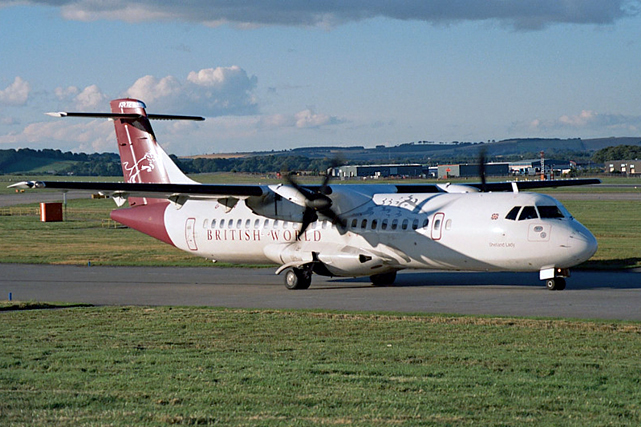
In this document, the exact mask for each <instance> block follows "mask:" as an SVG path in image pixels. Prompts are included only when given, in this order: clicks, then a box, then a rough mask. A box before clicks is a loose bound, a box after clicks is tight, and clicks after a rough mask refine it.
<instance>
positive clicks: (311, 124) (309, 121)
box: [294, 109, 341, 129]
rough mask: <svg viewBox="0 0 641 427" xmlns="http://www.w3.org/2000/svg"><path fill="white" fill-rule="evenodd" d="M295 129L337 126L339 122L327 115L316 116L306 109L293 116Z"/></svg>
mask: <svg viewBox="0 0 641 427" xmlns="http://www.w3.org/2000/svg"><path fill="white" fill-rule="evenodd" d="M294 118H295V119H296V127H297V128H299V129H306V128H319V127H321V126H326V125H333V124H339V123H341V121H340V120H339V119H338V118H336V117H333V116H328V115H327V114H316V113H315V112H314V111H313V110H311V109H307V110H303V111H300V112H298V113H296V114H295V115H294Z"/></svg>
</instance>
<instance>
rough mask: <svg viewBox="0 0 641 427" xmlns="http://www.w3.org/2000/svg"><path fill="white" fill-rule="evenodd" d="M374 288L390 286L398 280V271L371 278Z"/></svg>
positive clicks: (375, 275)
mask: <svg viewBox="0 0 641 427" xmlns="http://www.w3.org/2000/svg"><path fill="white" fill-rule="evenodd" d="M369 279H370V280H371V281H372V285H374V286H389V285H391V284H393V283H394V281H395V280H396V271H391V272H389V273H382V274H374V275H373V276H369Z"/></svg>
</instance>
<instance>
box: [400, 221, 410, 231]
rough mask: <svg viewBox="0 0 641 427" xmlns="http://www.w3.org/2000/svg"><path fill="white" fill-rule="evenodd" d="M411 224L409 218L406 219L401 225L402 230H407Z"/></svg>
mask: <svg viewBox="0 0 641 427" xmlns="http://www.w3.org/2000/svg"><path fill="white" fill-rule="evenodd" d="M409 223H410V221H409V220H408V219H407V218H405V219H404V220H403V222H402V223H401V228H402V229H403V230H407V226H408V225H409Z"/></svg>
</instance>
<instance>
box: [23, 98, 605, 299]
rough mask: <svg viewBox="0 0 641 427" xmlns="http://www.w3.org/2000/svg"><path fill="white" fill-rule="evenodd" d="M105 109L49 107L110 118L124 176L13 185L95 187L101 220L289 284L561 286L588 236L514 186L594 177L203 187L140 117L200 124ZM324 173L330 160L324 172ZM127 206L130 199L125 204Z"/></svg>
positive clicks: (290, 181) (132, 103)
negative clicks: (472, 279) (408, 281)
mask: <svg viewBox="0 0 641 427" xmlns="http://www.w3.org/2000/svg"><path fill="white" fill-rule="evenodd" d="M110 105H111V113H72V112H60V113H47V114H49V115H52V116H56V117H92V118H95V117H98V118H107V119H110V120H112V121H113V122H114V127H115V132H116V139H117V144H118V149H119V152H120V158H121V165H122V171H123V176H124V180H125V182H104V183H103V182H57V181H24V182H21V183H17V184H14V185H12V186H11V187H16V188H47V189H59V190H63V191H66V190H74V189H76V190H78V189H80V190H93V191H98V192H100V193H101V194H104V195H106V196H109V197H111V198H113V199H114V201H115V202H116V204H117V205H118V207H119V209H116V210H114V211H112V212H111V218H112V219H114V220H115V221H117V222H119V223H121V224H124V225H126V226H128V227H130V228H133V229H135V230H138V231H141V232H143V233H145V234H147V235H149V236H152V237H154V238H156V239H158V240H160V241H162V242H165V243H168V244H170V245H173V246H175V247H177V248H179V249H182V250H183V251H186V252H188V253H191V254H194V255H197V256H201V257H204V258H207V259H210V260H212V261H214V262H218V261H221V262H228V263H243V264H267V263H271V264H276V265H278V266H279V267H278V268H277V270H276V274H281V273H283V272H284V273H285V274H284V282H285V286H286V287H287V288H288V289H307V288H309V286H310V284H311V280H312V275H313V274H318V275H324V276H332V277H364V276H365V277H366V276H369V278H370V279H371V282H372V284H373V285H375V286H385V285H391V284H393V283H394V281H395V280H396V273H397V272H398V271H400V270H405V269H427V270H429V269H432V270H434V269H435V270H452V271H487V272H500V271H514V272H539V278H540V280H542V281H544V282H545V285H546V287H547V289H549V290H563V289H565V287H566V280H565V279H566V277H569V275H570V270H569V269H570V268H571V267H574V266H576V265H578V264H581V263H582V262H584V261H586V260H588V259H589V258H590V257H591V256H592V255H594V253H595V252H596V250H597V241H596V239H595V237H594V236H593V235H592V233H590V231H589V230H588V229H587V228H586V227H584V226H583V225H582V224H580V223H579V222H578V221H577V220H576V219H575V218H574V217H572V215H571V214H570V212H568V210H567V209H566V208H565V207H564V206H563V205H562V204H561V203H559V202H558V201H557V200H555V199H554V198H552V197H550V196H548V195H545V194H538V193H531V192H522V191H521V190H527V189H537V188H547V187H559V186H572V185H586V184H598V183H600V181H599V180H598V179H582V180H556V181H523V182H486V180H485V173H484V166H483V165H484V163H485V162H484V161H482V162H481V166H480V169H481V183H475V184H449V183H448V184H338V185H335V184H332V183H330V178H331V177H330V175H331V170H329V171H328V173H327V175H326V176H325V178H324V179H323V182H322V183H321V184H320V185H301V184H299V183H298V182H296V180H295V179H294V177H293V175H287V176H286V177H285V178H286V180H287V183H281V184H275V185H236V184H228V185H217V184H201V183H198V182H196V181H194V180H192V179H191V178H189V177H187V176H186V175H185V174H184V173H183V172H182V171H181V170H180V169H179V168H178V166H177V165H176V164H175V163H174V162H173V161H172V160H171V158H170V157H169V156H168V155H167V154H166V152H165V151H164V150H163V149H162V148H161V147H160V145H159V144H158V143H157V141H156V136H155V134H154V131H153V130H152V127H151V123H150V120H204V118H202V117H196V116H176V115H160V114H147V112H146V108H147V107H146V105H145V104H144V103H143V102H142V101H140V100H137V99H130V98H124V99H116V100H113V101H111V103H110ZM330 169H331V168H330ZM126 202H128V203H129V207H123V205H124V204H125V203H126Z"/></svg>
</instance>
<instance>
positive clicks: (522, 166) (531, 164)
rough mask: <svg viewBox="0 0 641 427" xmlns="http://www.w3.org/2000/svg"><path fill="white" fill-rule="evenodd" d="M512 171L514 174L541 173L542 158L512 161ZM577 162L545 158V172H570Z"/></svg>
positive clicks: (556, 173) (557, 173) (560, 173)
mask: <svg viewBox="0 0 641 427" xmlns="http://www.w3.org/2000/svg"><path fill="white" fill-rule="evenodd" d="M509 165H510V173H511V174H512V175H540V174H541V159H534V160H522V161H518V162H510V163H509ZM575 167H576V164H575V163H573V162H571V161H569V160H555V159H545V172H546V174H550V172H554V175H556V176H558V175H563V174H568V173H570V171H571V170H572V169H574V168H575Z"/></svg>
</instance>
